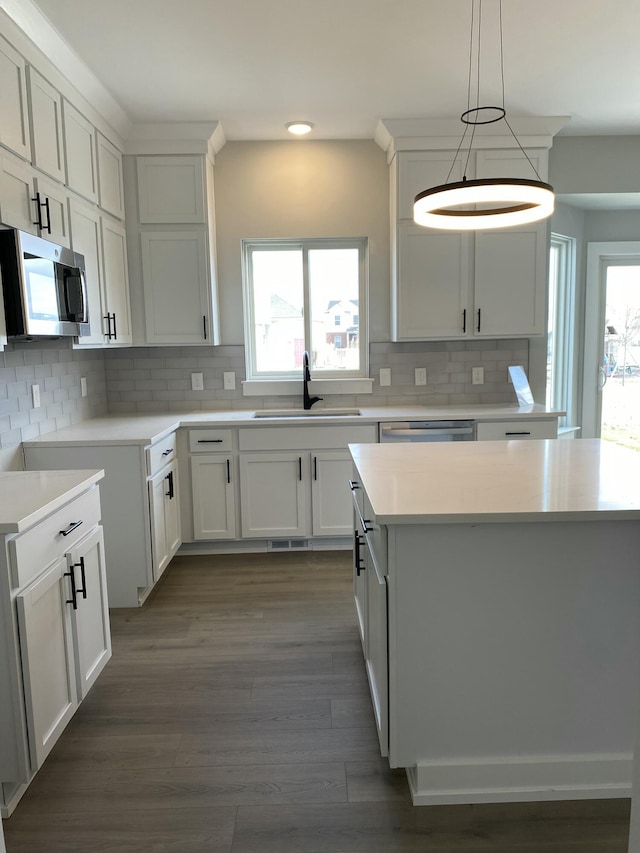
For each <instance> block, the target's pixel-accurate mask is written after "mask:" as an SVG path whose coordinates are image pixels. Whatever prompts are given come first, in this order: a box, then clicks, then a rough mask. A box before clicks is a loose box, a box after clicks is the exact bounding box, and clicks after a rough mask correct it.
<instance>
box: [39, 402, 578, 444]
mask: <svg viewBox="0 0 640 853" xmlns="http://www.w3.org/2000/svg"><path fill="white" fill-rule="evenodd" d="M358 408H359V411H360V415H357V416H355V417H354V416H353V415H351V416H349V415H347V416H344V415H331V416H325V415H321V416H318V415H317V412H318V411H321V409H315V414H308V413H305V412H303V411H302V410H301V411H300V416H299V417H291V416H290V415H288V416H287V417H282V416H278V415H277V414H275V413H274V415H273V417H265V414H266V413H267V412H268V410H258V414H260V417H259V418H255V417H254V416H255V414H256V410H254V409H251V410H242V409H237V410H232V411H211V412H202V411H198V412H183V413H176V414H171V413H167V414H157V415H155V414H154V415H142V414H131V415H128V414H124V415H107V416H105V417H101V418H93V419H91V420H87V421H83V422H82V423H79V424H76V425H74V426H70V427H65V428H64V429H59V430H55V431H54V432H50V433H46V434H45V435H43V436H41V437H40V438H37V439H32V440H30V441H25V442H24V444H25V446H27V447H50V446H55V447H64V446H74V445H78V444H84V445H119V444H141V445H147V444H154V443H155V442H156V441H160V440H161V439H163V438H165V437H166V436H167V435H169V434H170V433H172V432H174V430H176V429H178V428H179V427H189V426H193V427H197V426H208V427H212V426H227V427H240V426H241V427H261V426H262V427H265V426H278V425H283V424H288V425H290V426H300V425H302V424H308V423H314V424H318V423H321V424H328V423H332V424H335V423H344V424H358V423H379V422H381V421H411V420H452V419H472V420H476V421H483V420H484V421H495V420H506V419H509V418H527V419H540V418H549V417H558V416H559V415H562V414H564V412H561V411H559V410H557V409H550V408H547V407H546V406H542V405H539V404H534V405H532V406H515V405H513V406H508V405H504V404H475V405H472V404H470V405H451V406H378V407H376V406H370V407H366V406H360V407H358ZM275 411H276V412H277V411H278V410H275ZM313 411H314V410H312V412H313Z"/></svg>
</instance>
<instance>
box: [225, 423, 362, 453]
mask: <svg viewBox="0 0 640 853" xmlns="http://www.w3.org/2000/svg"><path fill="white" fill-rule="evenodd" d="M238 440H239V443H240V450H335V449H344V448H346V446H347V445H348V444H375V442H376V441H377V440H378V437H377V426H375V425H374V424H359V425H357V426H356V425H353V426H342V425H337V424H333V425H330V426H329V425H326V424H325V426H320V425H317V424H313V425H309V426H299V427H283V426H277V427H276V426H271V427H261V428H252V429H241V430H238Z"/></svg>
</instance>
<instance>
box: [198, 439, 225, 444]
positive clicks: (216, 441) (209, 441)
mask: <svg viewBox="0 0 640 853" xmlns="http://www.w3.org/2000/svg"><path fill="white" fill-rule="evenodd" d="M223 441H224V438H199V439H198V444H222V442H223Z"/></svg>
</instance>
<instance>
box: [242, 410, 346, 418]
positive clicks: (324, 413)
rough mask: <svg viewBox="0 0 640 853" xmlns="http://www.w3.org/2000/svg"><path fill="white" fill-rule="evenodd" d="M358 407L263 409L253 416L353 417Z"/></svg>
mask: <svg viewBox="0 0 640 853" xmlns="http://www.w3.org/2000/svg"><path fill="white" fill-rule="evenodd" d="M359 414H360V409H263V410H262V411H259V412H254V415H253V417H254V418H355V417H357V416H358V415H359Z"/></svg>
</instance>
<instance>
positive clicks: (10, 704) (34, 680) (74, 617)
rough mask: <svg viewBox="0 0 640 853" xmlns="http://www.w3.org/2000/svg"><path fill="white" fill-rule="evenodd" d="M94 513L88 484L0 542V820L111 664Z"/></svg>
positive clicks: (95, 501) (95, 498)
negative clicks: (0, 578)
mask: <svg viewBox="0 0 640 853" xmlns="http://www.w3.org/2000/svg"><path fill="white" fill-rule="evenodd" d="M100 515H101V513H100V500H99V494H98V490H97V487H94V488H92V489H90V490H89V491H88V492H86V493H85V494H83V495H81V496H80V497H78V498H76V499H75V500H73V501H70V502H69V503H68V505H67V506H64V507H63V508H62V509H59V510H58V511H56V512H55V513H54V514H52V515H51V516H49V517H48V518H45V519H44V520H43V521H42V522H39V523H38V524H36V525H34V526H33V527H31V528H30V529H28V530H27V531H26V532H24V533H23V534H19V535H16V536H12V537H5V538H4V540H3V542H2V549H3V551H4V554H5V555H6V556H7V562H8V565H7V568H8V572H7V574H6V577H8V579H9V584H8V592H9V595H8V596H7V597H6V599H5V605H6V606H7V607H10V610H8V611H3V612H4V613H5V616H6V617H7V622H6V624H7V625H8V631H7V632H4V633H3V636H1V637H0V683H1V684H2V690H1V691H0V694H1V695H0V717H1V718H2V720H3V733H2V740H3V745H2V747H1V748H0V782H1V783H2V784H0V800H1V810H2V814H3V816H6V815H7V814H9V812H10V811H11V808H12V807H13V805H15V802H17V800H18V799H19V797H20V795H21V793H22V792H23V791H24V787H25V785H26V784H28V783H29V782H30V781H31V779H32V777H33V775H34V774H35V773H36V771H37V770H39V769H40V767H42V764H43V763H44V761H45V759H46V757H47V755H48V754H49V752H50V751H51V749H52V748H53V746H54V745H55V743H56V741H57V740H58V738H59V737H60V735H61V733H62V731H63V730H64V728H65V727H66V725H67V724H68V723H69V721H70V720H71V718H72V716H73V715H74V713H75V712H76V710H77V708H78V705H79V704H80V702H82V700H83V699H84V698H85V696H86V695H87V693H88V692H89V690H90V689H91V687H92V685H93V684H94V682H95V680H96V679H97V677H98V676H99V674H100V673H101V672H102V670H103V669H104V667H105V665H106V664H107V662H108V660H109V658H110V657H111V637H110V630H109V611H108V602H107V586H106V565H105V556H104V540H103V533H102V527H101V525H100V524H99V521H100ZM4 586H5V583H4V582H3V584H2V587H3V588H4Z"/></svg>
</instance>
